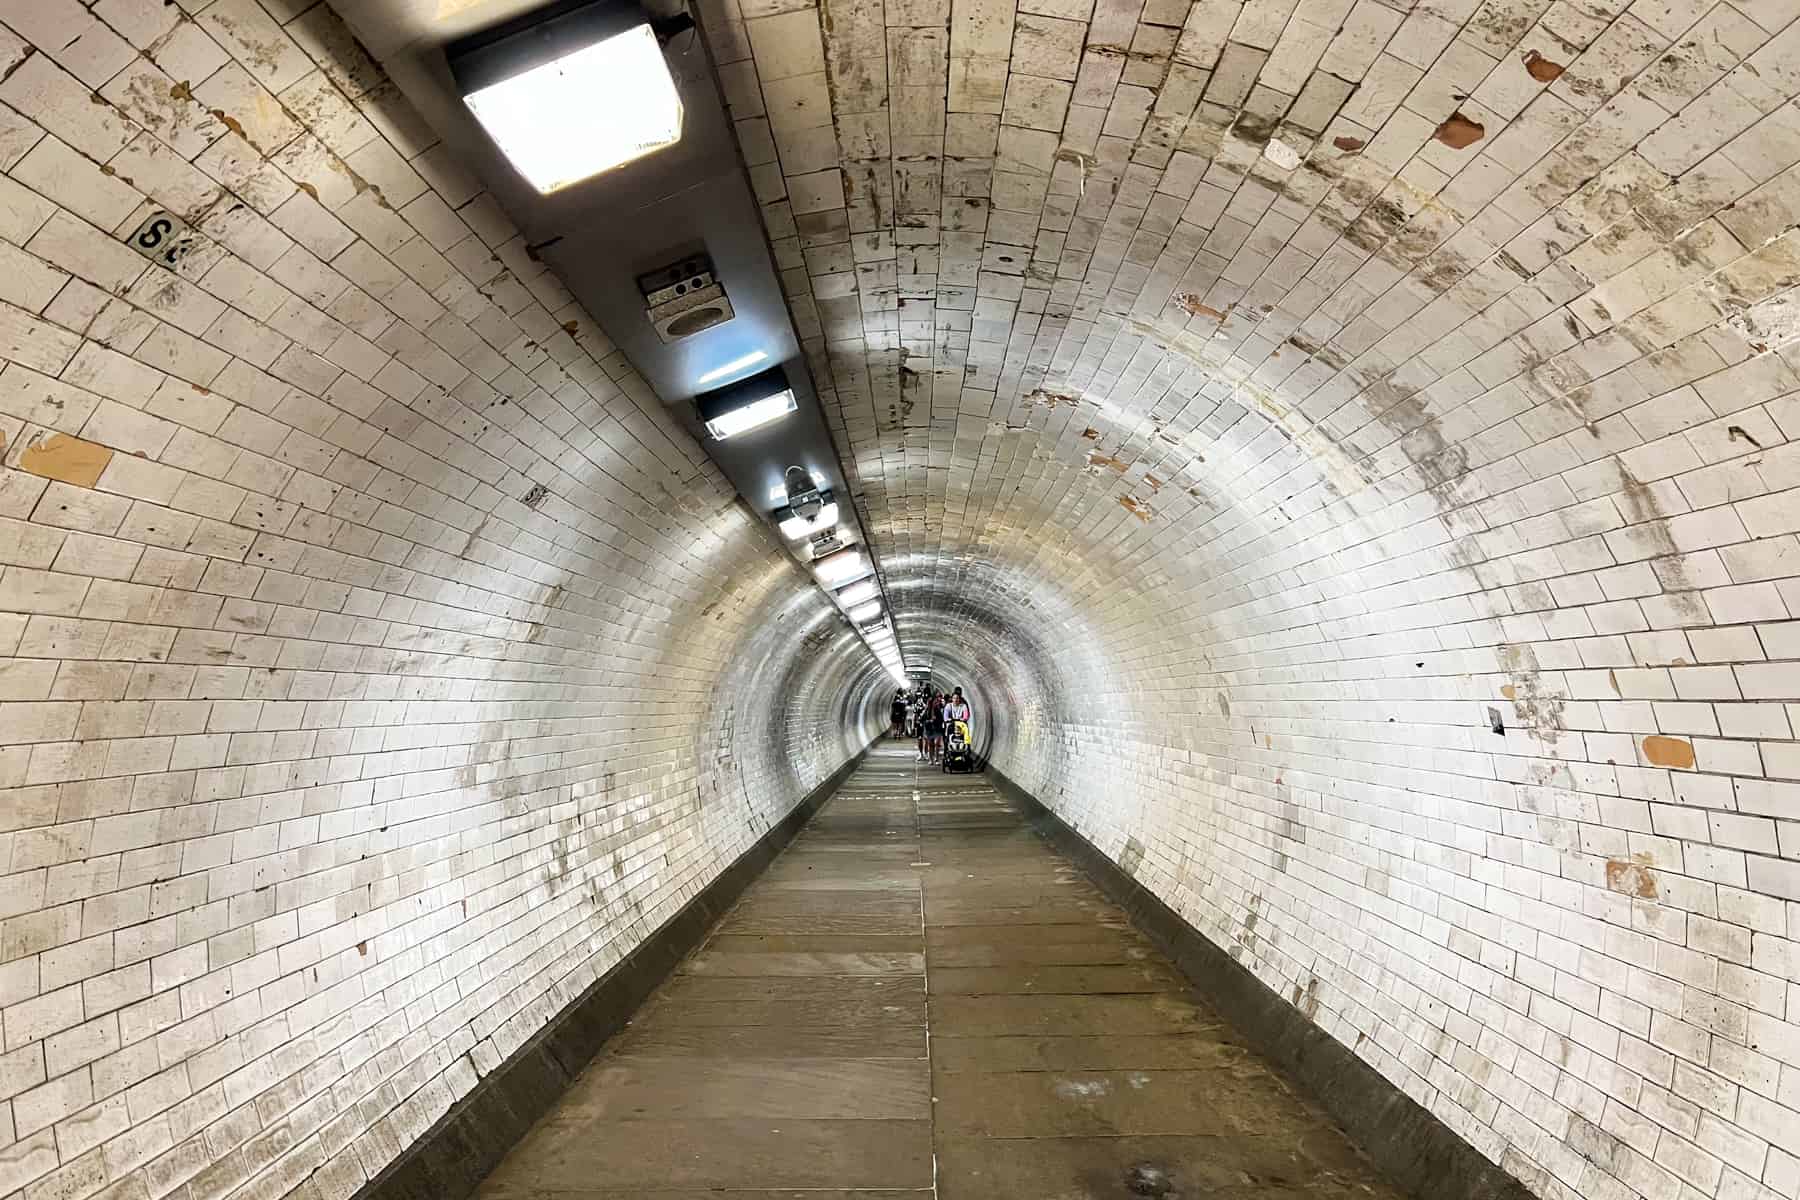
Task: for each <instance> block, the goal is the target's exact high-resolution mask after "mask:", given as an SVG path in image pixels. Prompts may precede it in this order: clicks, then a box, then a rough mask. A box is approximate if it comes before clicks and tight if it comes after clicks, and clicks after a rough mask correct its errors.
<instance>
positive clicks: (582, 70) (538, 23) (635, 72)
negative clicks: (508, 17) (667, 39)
mask: <svg viewBox="0 0 1800 1200" xmlns="http://www.w3.org/2000/svg"><path fill="white" fill-rule="evenodd" d="M446 56H447V57H448V59H449V61H450V71H451V74H452V75H454V76H455V78H456V83H457V86H458V88H459V89H460V91H461V93H462V98H463V103H464V104H467V105H468V106H469V111H470V112H471V113H473V114H474V115H475V119H476V120H477V121H479V122H480V123H481V127H482V128H483V129H484V130H486V131H487V135H488V136H489V137H490V138H492V139H493V140H494V144H495V145H496V146H498V147H499V148H500V151H501V153H503V154H505V155H506V158H507V161H509V162H510V163H512V165H513V169H514V170H516V171H518V173H519V174H520V175H522V176H524V178H525V181H526V182H527V183H529V184H531V186H532V187H534V188H536V189H537V190H538V191H539V192H541V193H545V194H548V193H550V192H555V191H559V190H561V189H562V188H565V187H568V186H569V185H570V184H574V183H579V182H581V181H582V180H584V179H588V178H591V177H592V176H595V175H598V174H600V173H601V172H602V171H608V170H611V169H613V168H614V167H619V166H623V165H624V164H625V163H628V162H631V161H632V160H633V159H637V158H642V157H643V156H644V155H646V154H653V153H655V152H656V151H658V150H661V149H663V148H665V147H667V146H672V145H674V144H675V143H676V142H678V141H680V140H681V126H682V107H681V96H680V94H679V93H678V92H677V91H676V90H675V80H674V77H673V76H672V75H671V74H670V73H669V64H668V61H667V60H666V59H664V58H663V52H662V44H661V41H660V39H659V38H658V37H657V31H656V29H654V28H652V26H651V24H650V22H649V21H647V20H646V19H645V17H644V14H643V13H642V12H641V11H639V10H638V9H637V8H636V7H635V6H629V5H620V4H618V3H612V2H606V3H599V4H592V5H588V6H585V7H583V8H579V9H576V10H575V11H573V12H565V13H561V14H559V15H557V16H554V17H550V18H548V19H545V18H540V17H535V16H528V17H526V18H524V19H522V20H520V21H513V22H508V23H506V24H504V25H501V26H499V27H497V28H495V29H492V30H488V31H486V32H483V33H479V34H475V35H474V36H472V37H469V38H465V39H463V40H462V41H460V42H457V43H455V44H454V45H452V46H450V47H449V48H448V49H447V51H446Z"/></svg>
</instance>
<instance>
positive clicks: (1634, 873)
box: [1606, 858, 1656, 900]
mask: <svg viewBox="0 0 1800 1200" xmlns="http://www.w3.org/2000/svg"><path fill="white" fill-rule="evenodd" d="M1606 886H1607V890H1609V891H1614V892H1619V893H1621V894H1622V895H1626V896H1635V897H1637V898H1638V899H1639V900H1654V899H1656V875H1655V873H1654V872H1652V871H1651V870H1650V868H1649V867H1646V866H1645V865H1644V864H1643V863H1638V862H1632V861H1631V860H1630V859H1624V858H1610V859H1607V861H1606Z"/></svg>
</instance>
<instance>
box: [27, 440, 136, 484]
mask: <svg viewBox="0 0 1800 1200" xmlns="http://www.w3.org/2000/svg"><path fill="white" fill-rule="evenodd" d="M112 456H113V452H112V451H111V450H108V449H107V448H106V447H105V446H101V445H96V444H95V443H93V442H84V441H82V440H81V439H80V438H78V437H70V436H69V435H68V434H66V433H53V434H50V435H49V436H48V437H42V438H39V439H38V440H37V441H34V442H32V443H31V444H30V445H29V446H26V447H25V450H24V453H22V454H20V455H19V469H20V470H22V471H30V472H31V473H32V474H33V475H42V476H44V477H46V478H48V479H59V480H61V481H62V482H64V483H72V484H74V485H75V486H76V487H93V486H94V484H95V483H97V482H99V480H100V472H102V471H104V470H106V464H107V463H109V462H111V461H112Z"/></svg>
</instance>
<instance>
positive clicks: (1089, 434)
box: [1081, 425, 1100, 442]
mask: <svg viewBox="0 0 1800 1200" xmlns="http://www.w3.org/2000/svg"><path fill="white" fill-rule="evenodd" d="M1081 436H1082V437H1084V438H1086V439H1087V440H1088V441H1090V442H1091V441H1093V440H1095V439H1096V438H1098V437H1099V436H1100V431H1099V430H1098V429H1095V428H1094V427H1093V426H1092V425H1089V426H1088V427H1087V428H1086V429H1084V430H1082V431H1081Z"/></svg>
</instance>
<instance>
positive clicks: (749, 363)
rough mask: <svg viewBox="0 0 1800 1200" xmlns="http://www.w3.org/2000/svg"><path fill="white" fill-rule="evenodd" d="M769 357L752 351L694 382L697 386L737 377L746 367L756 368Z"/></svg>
mask: <svg viewBox="0 0 1800 1200" xmlns="http://www.w3.org/2000/svg"><path fill="white" fill-rule="evenodd" d="M767 357H769V355H768V352H767V351H764V350H752V351H751V352H750V353H748V354H746V355H743V356H742V357H739V358H734V359H732V360H731V361H730V362H728V363H726V364H725V365H724V366H722V367H714V368H713V369H712V370H710V371H708V372H707V373H706V374H704V375H702V376H701V377H700V378H698V379H696V380H694V382H695V383H696V384H708V383H712V382H714V381H715V380H719V379H723V378H725V377H726V376H727V375H736V374H737V373H738V372H739V371H741V370H743V369H744V368H745V367H754V366H755V365H756V364H757V363H759V362H761V361H762V360H763V359H765V358H767Z"/></svg>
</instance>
